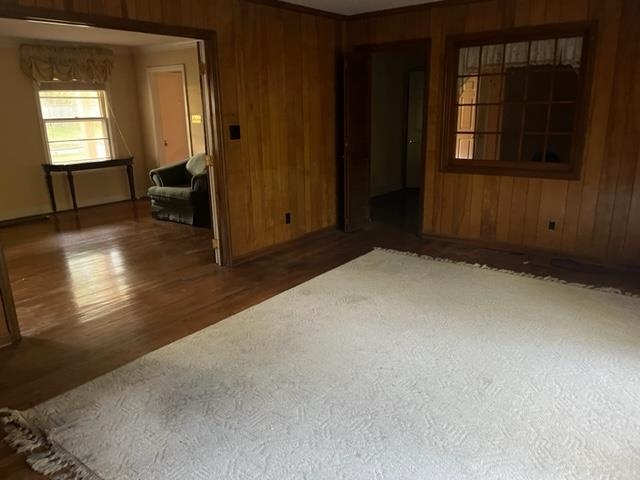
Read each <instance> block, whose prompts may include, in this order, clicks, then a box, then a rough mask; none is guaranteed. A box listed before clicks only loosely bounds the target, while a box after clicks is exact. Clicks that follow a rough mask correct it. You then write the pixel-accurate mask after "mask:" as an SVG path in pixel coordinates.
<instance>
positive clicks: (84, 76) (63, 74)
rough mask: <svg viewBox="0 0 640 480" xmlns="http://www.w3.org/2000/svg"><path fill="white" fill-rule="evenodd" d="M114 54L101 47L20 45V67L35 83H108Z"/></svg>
mask: <svg viewBox="0 0 640 480" xmlns="http://www.w3.org/2000/svg"><path fill="white" fill-rule="evenodd" d="M113 56H114V55H113V52H112V51H111V50H108V49H106V48H100V47H78V46H58V45H21V46H20V66H21V68H22V71H23V72H24V73H25V74H26V75H27V76H28V77H29V78H31V79H33V80H34V81H36V82H38V83H40V82H51V81H56V80H60V81H65V82H70V81H79V82H84V83H88V84H105V83H107V82H108V80H109V78H110V77H111V71H112V69H113Z"/></svg>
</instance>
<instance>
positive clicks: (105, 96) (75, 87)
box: [35, 81, 116, 165]
mask: <svg viewBox="0 0 640 480" xmlns="http://www.w3.org/2000/svg"><path fill="white" fill-rule="evenodd" d="M82 90H86V91H91V92H100V95H99V96H98V98H99V99H100V101H101V108H102V111H103V115H104V116H101V117H78V118H74V119H69V118H61V119H54V118H48V119H45V118H44V115H43V114H42V105H41V103H40V92H45V91H82ZM35 98H36V105H37V108H38V117H39V120H40V131H41V134H42V141H43V144H44V145H43V146H44V149H45V154H46V160H47V163H48V164H50V165H70V164H76V163H93V162H106V161H109V160H113V159H114V158H116V156H115V155H114V152H115V143H114V141H113V135H112V129H111V116H110V109H109V92H108V91H107V89H106V87H104V86H96V85H87V84H79V83H76V82H57V81H54V82H46V83H43V84H40V85H39V84H35ZM79 120H86V121H91V120H100V121H103V122H104V125H105V132H106V134H107V143H108V145H109V157H108V158H103V159H84V160H78V161H76V162H69V163H62V162H60V163H54V162H53V159H52V157H51V149H50V144H49V138H48V135H47V127H46V125H47V123H48V122H65V121H79ZM87 140H89V139H87Z"/></svg>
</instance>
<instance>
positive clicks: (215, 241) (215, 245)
mask: <svg viewBox="0 0 640 480" xmlns="http://www.w3.org/2000/svg"><path fill="white" fill-rule="evenodd" d="M211 245H212V246H213V249H214V250H218V249H219V248H220V241H219V240H218V239H217V238H212V239H211Z"/></svg>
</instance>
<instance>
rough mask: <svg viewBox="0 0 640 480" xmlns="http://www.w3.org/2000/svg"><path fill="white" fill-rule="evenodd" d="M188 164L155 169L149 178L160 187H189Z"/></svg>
mask: <svg viewBox="0 0 640 480" xmlns="http://www.w3.org/2000/svg"><path fill="white" fill-rule="evenodd" d="M186 165H187V162H186V161H185V162H180V163H176V164H175V165H169V166H167V167H160V168H154V169H153V170H151V171H150V172H149V178H150V179H151V181H152V182H153V183H155V184H156V185H158V186H159V187H175V186H180V185H189V175H188V172H187V168H186Z"/></svg>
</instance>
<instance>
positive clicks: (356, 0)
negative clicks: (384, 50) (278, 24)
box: [286, 0, 441, 15]
mask: <svg viewBox="0 0 640 480" xmlns="http://www.w3.org/2000/svg"><path fill="white" fill-rule="evenodd" d="M286 1H287V2H289V3H293V4H295V5H301V6H303V7H310V8H315V9H317V10H323V11H325V12H331V13H337V14H340V15H356V14H359V13H367V12H375V11H379V10H389V9H391V8H400V7H409V6H412V5H420V4H423V3H435V2H438V1H441V0H286Z"/></svg>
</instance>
